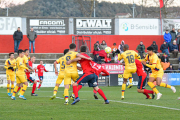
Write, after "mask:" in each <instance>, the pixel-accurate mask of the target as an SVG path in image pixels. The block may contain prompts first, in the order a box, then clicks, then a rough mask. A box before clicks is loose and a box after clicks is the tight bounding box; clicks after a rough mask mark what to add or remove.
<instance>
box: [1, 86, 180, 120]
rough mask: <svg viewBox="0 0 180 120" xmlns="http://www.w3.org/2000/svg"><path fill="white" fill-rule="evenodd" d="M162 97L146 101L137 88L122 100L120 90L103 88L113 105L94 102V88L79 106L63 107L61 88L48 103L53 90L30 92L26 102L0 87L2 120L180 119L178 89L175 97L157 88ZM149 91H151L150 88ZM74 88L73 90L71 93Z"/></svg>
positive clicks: (85, 89)
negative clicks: (11, 95)
mask: <svg viewBox="0 0 180 120" xmlns="http://www.w3.org/2000/svg"><path fill="white" fill-rule="evenodd" d="M157 88H158V90H159V91H160V92H161V93H162V94H163V96H162V98H161V99H160V100H155V99H154V100H146V99H145V96H144V95H143V94H140V93H137V92H136V86H133V88H131V89H126V91H125V99H124V100H120V97H121V87H101V89H102V90H103V91H104V93H105V94H106V96H107V98H108V100H110V104H103V103H104V100H103V99H102V98H101V97H100V96H99V95H98V97H99V100H94V97H93V90H92V88H88V87H83V88H82V89H81V90H80V92H79V97H80V99H81V101H80V102H79V103H77V104H76V105H74V106H72V105H70V104H71V103H72V100H70V102H69V105H64V99H63V98H62V94H63V88H59V91H58V93H57V97H58V98H56V99H54V100H49V98H50V96H52V94H53V88H41V89H40V91H37V90H36V94H38V96H30V93H31V89H32V88H28V89H27V91H26V92H25V97H26V98H27V100H22V99H19V98H18V96H16V100H11V99H10V97H8V96H7V93H6V88H0V119H1V120H62V119H65V120H166V119H167V120H170V119H171V120H179V119H180V100H177V98H178V97H179V96H180V94H179V89H180V87H179V86H176V89H177V92H176V93H175V94H174V93H173V92H172V90H171V89H168V88H162V87H157ZM147 89H150V88H149V87H147ZM71 91H72V88H71V89H70V94H71Z"/></svg>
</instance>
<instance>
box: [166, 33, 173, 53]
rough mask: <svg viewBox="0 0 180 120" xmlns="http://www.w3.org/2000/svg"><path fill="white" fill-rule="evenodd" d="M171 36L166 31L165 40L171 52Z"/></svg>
mask: <svg viewBox="0 0 180 120" xmlns="http://www.w3.org/2000/svg"><path fill="white" fill-rule="evenodd" d="M171 38H172V37H171V34H170V33H168V30H166V32H165V34H164V40H165V41H166V43H167V46H168V47H169V50H170V46H171Z"/></svg>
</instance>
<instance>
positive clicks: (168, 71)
mask: <svg viewBox="0 0 180 120" xmlns="http://www.w3.org/2000/svg"><path fill="white" fill-rule="evenodd" d="M166 70H167V71H166V73H174V68H173V66H172V64H170V66H169V67H168V68H167V69H166Z"/></svg>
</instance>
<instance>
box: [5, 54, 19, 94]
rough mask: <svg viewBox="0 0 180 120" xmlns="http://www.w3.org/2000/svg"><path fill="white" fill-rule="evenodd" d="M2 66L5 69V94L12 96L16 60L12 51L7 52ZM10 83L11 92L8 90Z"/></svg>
mask: <svg viewBox="0 0 180 120" xmlns="http://www.w3.org/2000/svg"><path fill="white" fill-rule="evenodd" d="M4 68H5V69H6V77H7V94H8V96H12V93H13V90H14V81H15V69H16V60H15V59H14V53H9V59H7V60H6V61H5V64H4ZM10 83H11V92H10V90H9V89H10Z"/></svg>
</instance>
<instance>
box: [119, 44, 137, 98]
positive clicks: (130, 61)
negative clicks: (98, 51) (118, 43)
mask: <svg viewBox="0 0 180 120" xmlns="http://www.w3.org/2000/svg"><path fill="white" fill-rule="evenodd" d="M123 50H124V52H123V53H122V54H121V55H120V54H119V55H118V60H119V61H120V60H121V59H124V62H125V70H124V74H123V84H122V95H121V99H122V100H123V99H124V92H125V89H126V83H127V79H128V78H132V73H135V72H136V70H137V68H136V63H135V59H139V58H140V56H139V55H138V53H136V52H135V51H133V50H129V46H128V45H127V44H126V45H124V48H123ZM120 64H121V65H122V63H120Z"/></svg>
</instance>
